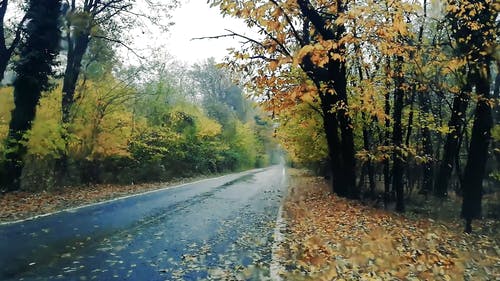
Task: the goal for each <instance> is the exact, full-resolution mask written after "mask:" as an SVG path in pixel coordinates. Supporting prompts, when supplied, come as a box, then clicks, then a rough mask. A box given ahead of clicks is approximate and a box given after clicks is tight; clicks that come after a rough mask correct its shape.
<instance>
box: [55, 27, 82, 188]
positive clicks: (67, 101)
mask: <svg viewBox="0 0 500 281" xmlns="http://www.w3.org/2000/svg"><path fill="white" fill-rule="evenodd" d="M68 40H72V39H71V37H68ZM89 42H90V35H89V34H88V33H85V32H82V33H81V34H79V35H77V36H76V38H75V39H74V42H71V44H68V45H69V46H70V50H68V57H67V64H66V69H65V71H64V80H63V89H62V100H61V110H62V115H61V116H62V120H61V122H62V126H63V129H64V130H63V133H62V139H63V140H64V143H65V148H64V151H61V154H60V155H59V159H57V161H56V163H55V167H56V171H57V172H56V174H57V184H58V185H62V184H63V181H64V178H65V177H66V174H67V171H68V137H69V136H68V135H69V130H70V128H69V126H70V123H71V122H72V118H71V109H72V107H73V104H74V102H75V91H76V85H77V83H78V76H79V75H80V71H81V63H82V59H83V55H84V54H85V52H86V51H87V48H88V45H89Z"/></svg>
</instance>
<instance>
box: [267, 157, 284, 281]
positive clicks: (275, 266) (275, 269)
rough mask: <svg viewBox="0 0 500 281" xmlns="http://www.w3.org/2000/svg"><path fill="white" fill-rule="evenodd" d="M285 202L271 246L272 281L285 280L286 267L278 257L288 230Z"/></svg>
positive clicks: (270, 270) (270, 272) (282, 182)
mask: <svg viewBox="0 0 500 281" xmlns="http://www.w3.org/2000/svg"><path fill="white" fill-rule="evenodd" d="M281 184H282V185H286V168H285V167H283V175H282V181H281ZM284 203H285V201H284V200H283V202H281V204H280V207H279V210H278V216H277V217H276V224H275V227H274V233H273V237H274V241H273V245H272V246H271V264H270V266H269V277H270V278H271V280H272V281H282V280H283V278H282V277H281V273H284V272H285V267H284V266H283V263H282V262H281V258H280V257H279V255H278V251H279V249H280V248H281V247H282V243H283V242H284V240H285V235H284V232H285V229H286V222H285V219H284V218H283V204H284Z"/></svg>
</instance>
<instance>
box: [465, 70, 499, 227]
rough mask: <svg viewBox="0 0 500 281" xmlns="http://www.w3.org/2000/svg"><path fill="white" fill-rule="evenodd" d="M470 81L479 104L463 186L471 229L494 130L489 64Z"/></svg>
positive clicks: (475, 217) (480, 195)
mask: <svg viewBox="0 0 500 281" xmlns="http://www.w3.org/2000/svg"><path fill="white" fill-rule="evenodd" d="M473 77H474V84H475V86H476V93H477V95H478V101H477V105H476V111H475V114H474V124H473V126H472V134H471V140H470V149H469V154H468V157H467V164H466V166H465V171H464V178H463V182H462V189H463V201H462V217H463V218H464V219H465V220H466V222H467V225H470V224H469V221H472V220H473V219H477V218H480V217H481V201H482V196H483V178H484V175H485V171H486V162H487V160H488V147H489V144H490V138H491V128H492V126H493V119H492V112H491V106H490V104H489V98H490V78H491V73H490V69H489V63H487V62H485V63H483V64H479V65H478V67H477V69H476V72H475V73H474V75H473ZM467 230H468V229H466V231H467ZM469 230H472V229H469ZM469 232H470V231H469Z"/></svg>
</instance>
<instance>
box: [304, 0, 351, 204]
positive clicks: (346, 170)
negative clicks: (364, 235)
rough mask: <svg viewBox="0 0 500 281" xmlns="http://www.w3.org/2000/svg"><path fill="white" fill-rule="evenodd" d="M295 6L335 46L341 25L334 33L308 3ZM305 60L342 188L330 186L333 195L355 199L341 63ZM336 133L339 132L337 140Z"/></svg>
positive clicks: (341, 28)
mask: <svg viewBox="0 0 500 281" xmlns="http://www.w3.org/2000/svg"><path fill="white" fill-rule="evenodd" d="M297 3H298V5H299V8H300V10H301V13H302V15H303V17H304V18H306V19H307V20H308V21H309V22H310V23H311V24H312V25H313V26H314V27H315V29H316V30H317V31H318V33H319V34H321V36H322V37H323V39H325V40H335V41H337V42H338V41H339V40H340V39H341V38H342V36H343V35H344V32H345V27H344V26H343V25H337V26H336V27H337V28H336V30H335V31H334V30H333V29H330V28H328V27H327V26H328V25H327V24H326V20H325V18H323V17H322V16H321V15H320V14H319V13H318V12H317V11H316V10H315V9H314V7H313V6H312V5H311V3H310V2H309V1H308V0H299V1H297ZM337 8H338V12H339V13H341V12H343V11H344V7H343V6H342V4H341V1H338V2H337ZM337 51H338V52H340V53H342V52H344V47H343V46H339V48H338V50H337ZM305 60H306V61H305V62H303V63H302V67H303V69H304V70H306V73H308V75H309V76H310V77H311V79H312V80H313V81H315V83H316V86H317V87H318V90H319V91H320V99H321V104H322V105H321V106H322V110H323V113H324V114H323V118H324V126H325V130H326V131H325V133H326V135H327V142H328V148H329V152H330V156H331V159H332V174H333V177H335V176H336V177H337V180H335V181H336V182H337V185H342V186H336V187H335V186H334V190H337V191H338V193H337V194H339V195H340V196H349V197H351V198H358V197H359V190H358V188H357V186H356V170H355V169H356V162H355V156H354V154H355V151H354V133H353V126H352V120H351V118H350V116H349V112H348V109H347V108H348V101H347V77H346V75H347V74H346V65H345V62H343V61H340V60H333V59H330V61H329V62H328V63H327V64H326V65H325V66H324V67H322V68H320V67H317V66H315V65H313V64H312V63H311V61H310V59H305ZM322 86H326V90H322ZM332 110H333V111H334V112H333V113H332V112H331V111H332ZM330 127H331V128H330ZM332 129H333V131H332ZM338 131H340V136H341V137H340V138H339V136H338ZM332 132H333V133H332ZM335 144H337V145H338V144H340V145H339V146H337V147H334V146H333V145H335ZM337 154H338V155H337ZM335 161H339V163H335ZM335 169H338V170H335ZM334 170H335V171H334Z"/></svg>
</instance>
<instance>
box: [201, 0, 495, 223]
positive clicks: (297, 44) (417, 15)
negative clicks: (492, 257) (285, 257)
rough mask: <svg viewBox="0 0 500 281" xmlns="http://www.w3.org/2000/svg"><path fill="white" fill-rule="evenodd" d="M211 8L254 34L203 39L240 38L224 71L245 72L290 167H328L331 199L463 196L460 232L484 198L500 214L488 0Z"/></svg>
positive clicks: (288, 0) (223, 2)
mask: <svg viewBox="0 0 500 281" xmlns="http://www.w3.org/2000/svg"><path fill="white" fill-rule="evenodd" d="M211 3H212V5H213V6H217V7H219V8H220V9H221V11H222V12H223V13H224V14H226V15H228V16H233V17H238V18H241V19H243V20H244V21H245V23H246V24H247V25H248V26H250V27H252V28H254V29H255V30H257V32H258V34H259V35H260V37H258V38H250V37H248V36H245V35H242V34H240V33H238V32H235V31H232V30H228V32H227V34H222V35H220V36H215V37H212V38H220V37H225V36H231V37H237V38H240V39H241V40H242V42H243V44H242V46H241V48H240V49H233V50H231V52H232V57H231V58H230V59H228V60H227V62H226V66H227V67H228V68H230V69H233V70H234V71H239V72H242V73H246V74H247V75H246V76H245V77H244V78H243V79H242V81H243V83H244V84H245V85H246V86H247V87H248V88H250V89H252V90H253V91H254V94H255V95H256V96H258V97H260V100H261V103H262V105H263V106H264V107H265V108H266V109H267V110H268V111H269V112H272V114H273V116H274V117H275V119H276V120H277V122H278V123H279V127H278V130H277V137H278V139H279V140H280V142H281V143H282V144H283V146H284V147H285V148H286V150H287V151H288V152H289V155H290V157H291V159H292V160H293V161H294V162H297V163H302V164H304V165H306V166H309V167H312V168H313V169H316V170H318V171H320V170H321V169H326V170H327V172H328V174H329V175H330V176H331V179H332V188H333V192H334V193H336V194H337V195H339V196H341V197H347V198H352V199H361V198H363V199H369V198H371V199H373V200H382V201H383V202H384V205H385V206H386V207H387V206H388V205H391V203H392V202H395V209H396V211H398V212H404V211H405V204H406V202H407V201H408V200H409V199H411V198H412V194H413V195H414V196H420V195H423V196H424V197H425V198H437V199H438V201H441V202H445V201H446V200H448V199H460V198H463V200H462V210H461V216H462V217H463V218H464V219H465V222H466V232H470V231H471V221H472V220H473V219H476V218H481V216H482V213H481V209H482V199H483V197H484V198H487V197H489V198H491V199H492V200H491V202H493V204H494V205H493V206H492V208H491V209H492V210H493V211H492V212H493V214H490V215H492V216H494V217H497V218H498V210H499V205H498V192H499V187H500V184H499V179H500V178H499V175H500V174H499V164H500V162H499V161H500V150H499V147H498V143H499V137H500V135H499V132H500V131H499V130H500V126H499V118H500V115H499V94H500V93H499V84H500V76H499V66H500V65H499V59H500V58H499V54H500V52H499V49H498V39H499V38H498V28H499V25H498V24H499V21H498V11H499V10H500V5H499V4H498V2H496V1H491V0H485V1H480V0H465V1H453V0H450V1H426V0H424V1H393V0H388V1H371V0H356V1H325V0H315V1H310V0H284V1H275V0H270V1H227V0H216V1H211ZM414 196H413V197H414ZM495 198H496V199H495ZM457 215H458V214H457Z"/></svg>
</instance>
